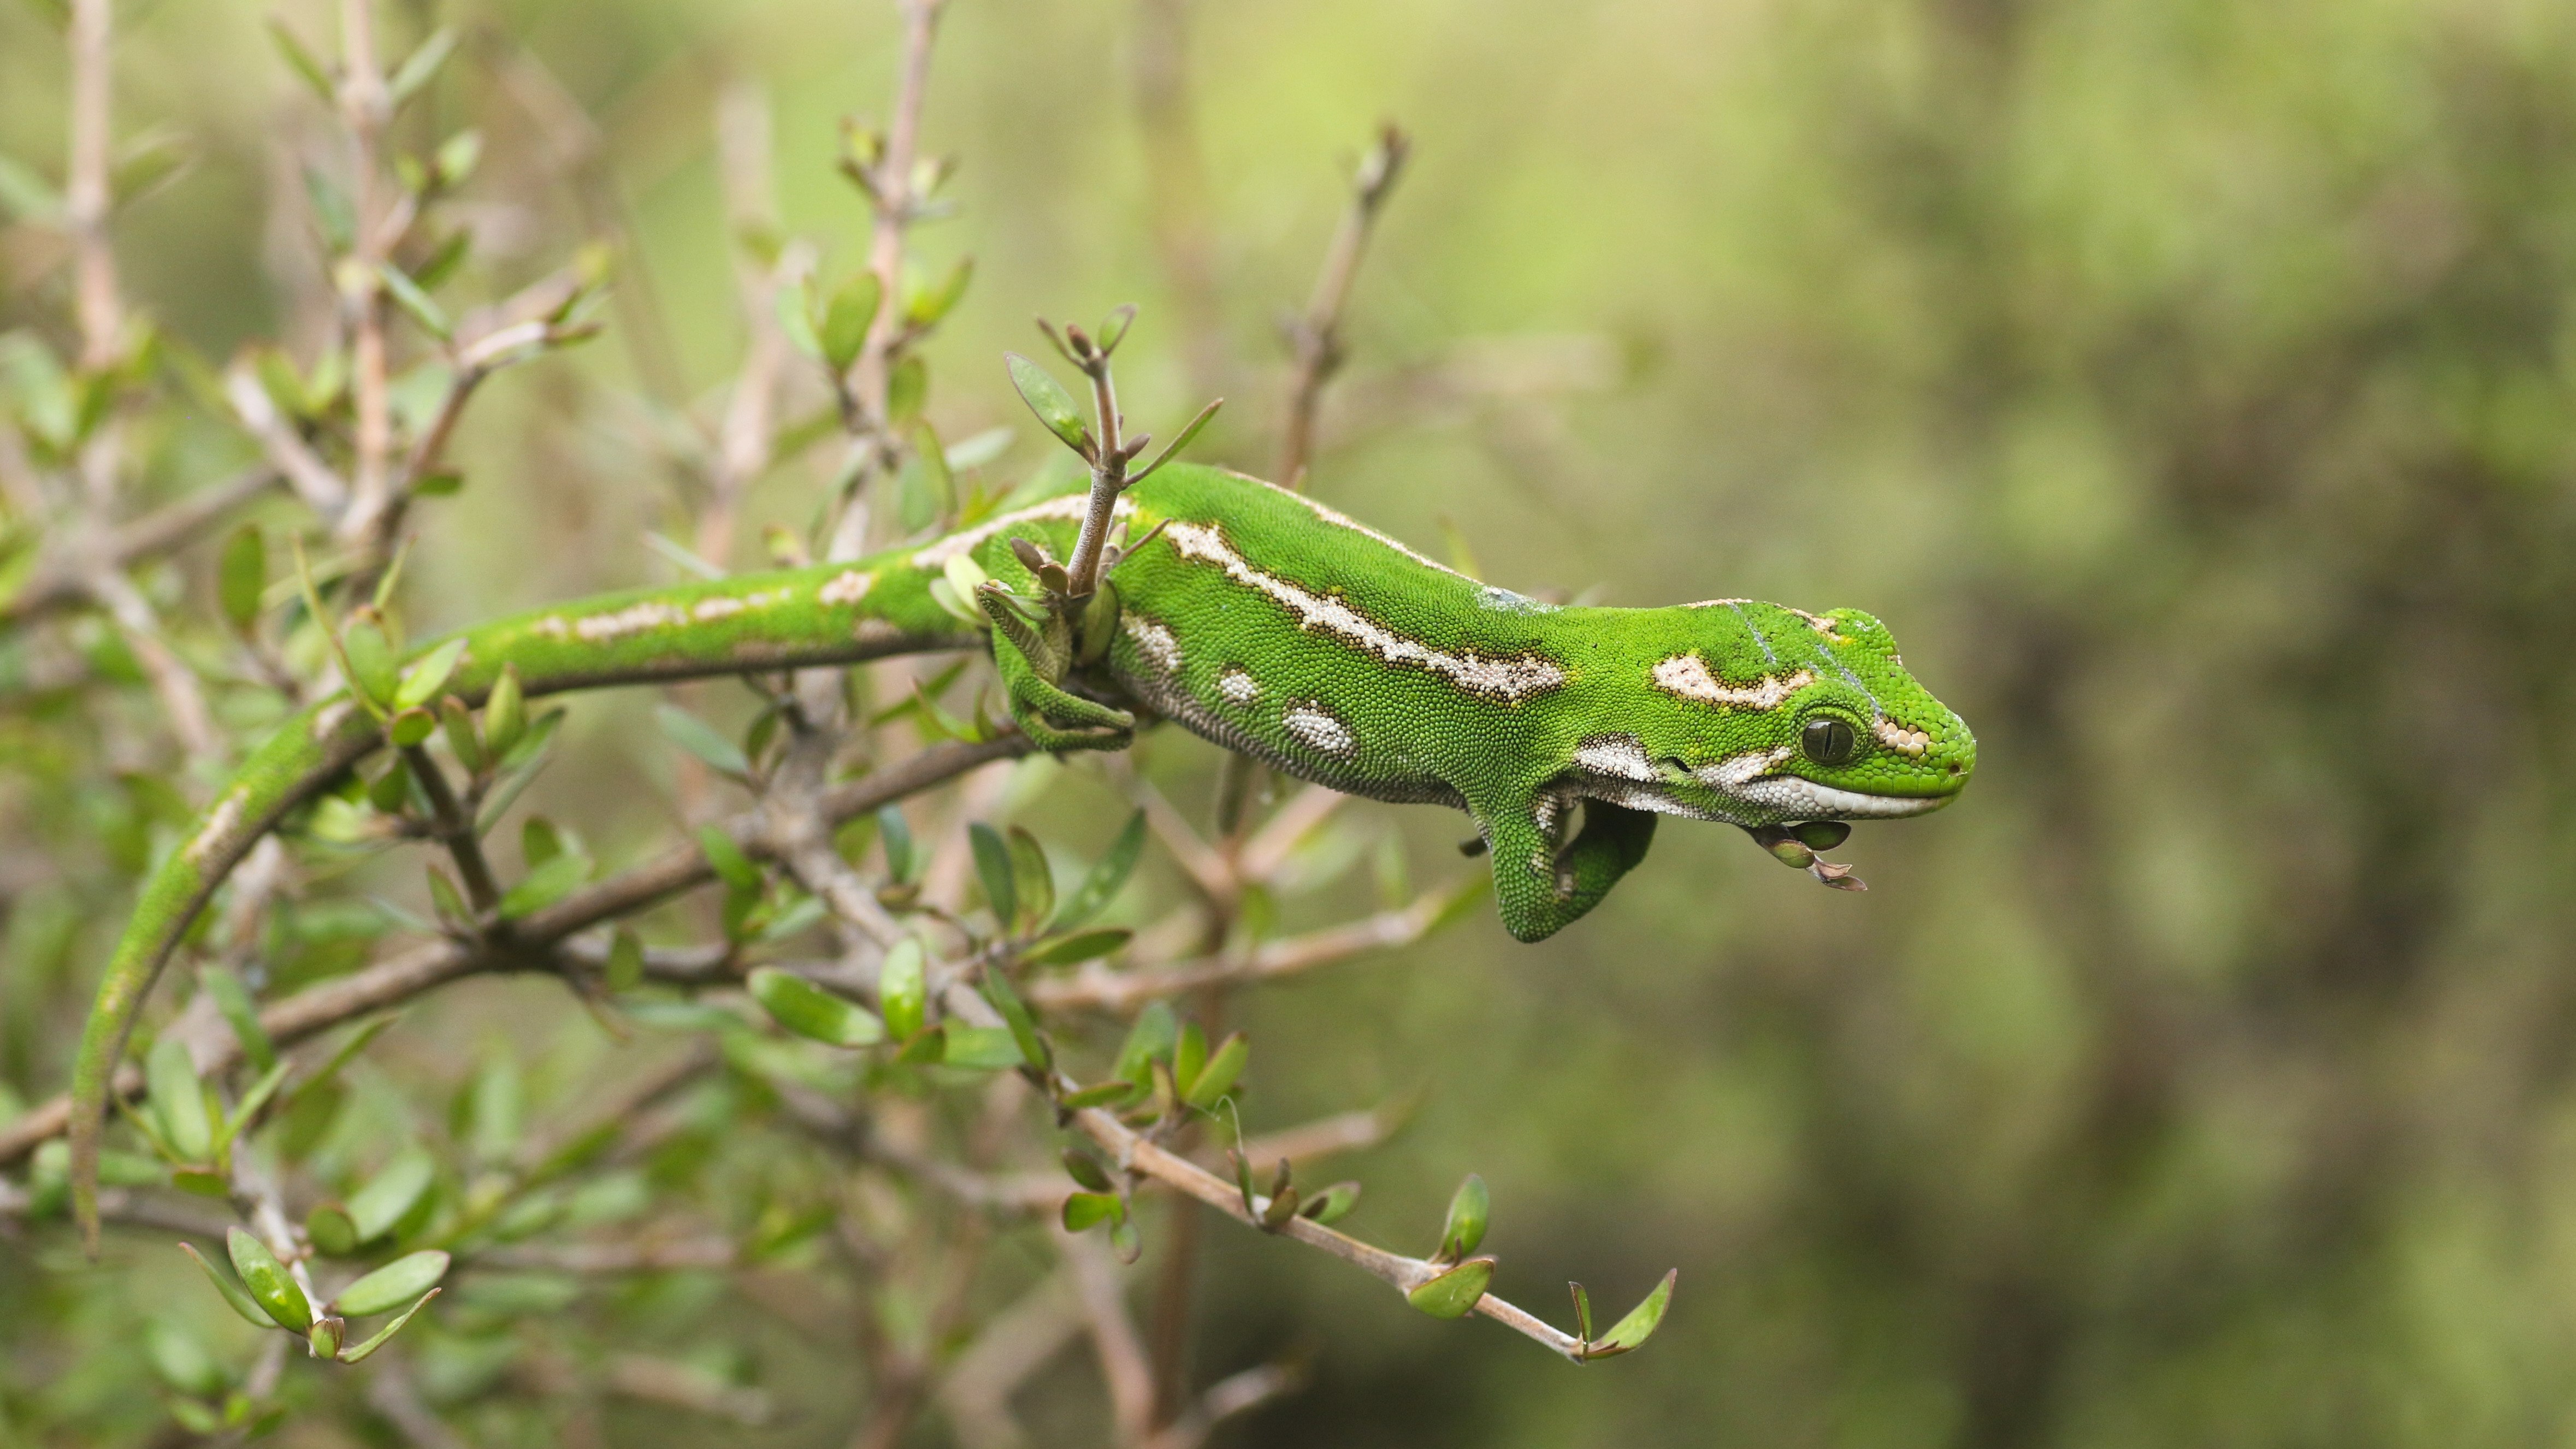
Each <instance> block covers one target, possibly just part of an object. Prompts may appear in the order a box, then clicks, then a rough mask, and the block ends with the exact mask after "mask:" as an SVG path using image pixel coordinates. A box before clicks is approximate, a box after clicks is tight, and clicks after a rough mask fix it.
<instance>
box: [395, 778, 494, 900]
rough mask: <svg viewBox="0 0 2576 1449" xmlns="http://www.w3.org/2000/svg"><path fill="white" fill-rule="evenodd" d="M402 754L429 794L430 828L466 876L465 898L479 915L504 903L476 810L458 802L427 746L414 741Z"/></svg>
mask: <svg viewBox="0 0 2576 1449" xmlns="http://www.w3.org/2000/svg"><path fill="white" fill-rule="evenodd" d="M402 757H403V763H404V764H405V765H407V766H409V767H410V769H411V775H412V778H413V779H415V780H418V781H419V782H420V792H421V793H422V794H423V795H426V796H428V797H429V812H430V829H431V832H432V834H434V835H435V836H436V838H437V840H438V843H439V844H441V845H444V846H446V847H447V854H448V857H449V858H450V859H452V860H454V861H455V862H456V873H457V874H458V875H459V876H462V877H463V878H464V880H465V899H466V900H467V901H468V902H470V903H471V904H472V905H473V907H474V913H475V914H476V915H478V916H479V915H486V914H489V913H490V912H491V910H492V909H493V908H494V907H496V906H498V905H499V904H500V903H501V883H500V882H499V881H497V880H494V879H493V878H492V866H491V863H490V862H489V861H486V860H485V859H484V858H483V837H482V836H481V835H480V834H478V833H477V832H476V830H475V827H474V815H473V813H472V812H471V811H469V810H467V809H466V808H465V807H464V805H463V804H461V803H459V802H458V800H457V798H456V792H455V791H454V790H453V789H451V788H449V786H448V783H447V772H446V771H444V770H442V769H440V768H439V767H438V761H437V760H435V759H432V758H431V757H430V753H429V751H428V750H427V749H425V748H423V747H421V746H419V745H412V746H409V747H407V748H405V749H404V750H403V752H402Z"/></svg>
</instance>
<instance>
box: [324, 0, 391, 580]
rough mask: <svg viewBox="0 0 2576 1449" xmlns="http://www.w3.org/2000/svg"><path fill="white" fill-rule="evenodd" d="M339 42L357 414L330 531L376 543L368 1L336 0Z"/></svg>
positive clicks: (380, 213)
mask: <svg viewBox="0 0 2576 1449" xmlns="http://www.w3.org/2000/svg"><path fill="white" fill-rule="evenodd" d="M340 47H341V53H342V56H343V65H344V74H343V76H342V78H341V81H340V96H339V100H340V116H341V119H342V121H343V122H344V123H345V124H346V125H347V126H348V128H349V139H350V151H351V157H350V160H351V170H352V172H353V173H354V177H355V181H356V187H355V191H356V194H355V197H354V204H355V207H356V210H357V223H358V224H357V239H356V254H355V255H354V256H353V257H352V258H351V260H352V261H353V262H355V263H356V265H355V266H354V267H353V268H351V275H350V278H349V280H348V282H347V283H346V284H344V286H345V289H346V295H344V296H343V298H342V306H343V309H344V310H345V312H346V314H347V317H348V321H349V328H350V333H351V341H350V379H349V388H350V396H351V399H352V401H353V402H354V404H355V411H356V414H357V431H356V436H355V437H354V439H353V440H352V442H353V444H354V452H355V459H354V466H353V468H352V470H351V478H350V499H349V509H348V511H347V512H346V513H345V514H343V515H342V516H341V518H340V520H339V524H338V527H337V529H336V530H335V531H336V532H337V533H338V534H339V536H340V537H341V538H342V539H344V540H356V539H360V538H367V539H370V540H371V542H373V543H376V544H381V542H382V539H381V538H380V537H378V536H377V535H378V525H379V520H381V519H382V518H384V516H385V515H386V513H387V512H388V511H389V510H390V508H391V505H392V502H393V492H392V486H393V479H392V474H391V471H390V470H391V468H392V462H393V391H392V386H391V379H390V377H389V375H388V368H389V361H388V358H387V355H386V336H385V295H384V282H383V280H382V278H381V277H380V276H379V275H378V272H377V268H379V267H381V266H382V265H384V261H385V249H386V247H387V246H388V245H389V243H390V241H391V239H390V238H388V237H387V236H386V235H385V228H384V221H385V214H386V212H387V210H388V207H387V204H386V202H385V201H384V199H383V194H382V193H383V192H384V189H385V187H384V156H383V154H382V153H383V142H384V130H385V123H386V122H387V121H389V120H390V119H391V118H392V111H393V97H392V95H391V94H390V92H388V91H387V89H386V87H385V78H384V73H383V72H382V71H381V70H380V69H379V68H378V65H377V59H376V21H375V0H341V3H340Z"/></svg>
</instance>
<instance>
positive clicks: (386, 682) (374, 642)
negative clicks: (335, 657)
mask: <svg viewBox="0 0 2576 1449" xmlns="http://www.w3.org/2000/svg"><path fill="white" fill-rule="evenodd" d="M340 652H341V655H342V657H343V658H344V659H346V660H347V661H348V665H349V673H350V675H351V678H350V680H349V683H350V686H351V687H352V688H354V689H356V690H357V692H358V694H359V696H360V697H361V698H362V699H364V700H366V701H367V702H368V703H369V704H371V705H373V706H375V707H376V708H377V709H378V710H382V709H383V708H384V706H385V705H386V704H388V703H390V702H391V701H392V699H393V697H394V688H395V685H396V684H397V682H398V681H397V679H396V677H395V674H394V649H393V645H392V644H391V643H389V642H387V640H386V639H385V631H384V626H383V625H381V624H379V623H377V622H376V621H375V619H374V618H373V617H372V616H370V615H363V614H362V615H361V616H360V617H357V618H354V619H351V620H350V621H349V623H348V625H347V627H345V628H343V629H342V630H341V631H340Z"/></svg>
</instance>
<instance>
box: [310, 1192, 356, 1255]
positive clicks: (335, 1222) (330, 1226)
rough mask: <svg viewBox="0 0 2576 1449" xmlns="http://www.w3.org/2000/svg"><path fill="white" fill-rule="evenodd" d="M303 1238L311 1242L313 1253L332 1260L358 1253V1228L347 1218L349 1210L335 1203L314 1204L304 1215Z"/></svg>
mask: <svg viewBox="0 0 2576 1449" xmlns="http://www.w3.org/2000/svg"><path fill="white" fill-rule="evenodd" d="M304 1236H306V1237H308V1238H311V1239H312V1240H313V1248H314V1251H316V1252H320V1253H327V1254H329V1255H330V1256H332V1257H334V1258H345V1257H347V1256H349V1255H350V1254H351V1253H354V1252H356V1251H358V1246H359V1244H358V1227H357V1224H356V1223H354V1222H352V1221H351V1220H350V1218H349V1210H348V1209H347V1208H345V1207H342V1206H341V1205H340V1204H338V1203H336V1202H326V1203H316V1204H314V1207H313V1211H311V1212H309V1213H306V1214H305V1215H304Z"/></svg>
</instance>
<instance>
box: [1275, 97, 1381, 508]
mask: <svg viewBox="0 0 2576 1449" xmlns="http://www.w3.org/2000/svg"><path fill="white" fill-rule="evenodd" d="M1412 144H1413V143H1412V140H1411V138H1410V137H1408V136H1406V135H1405V134H1404V132H1402V131H1400V130H1398V129H1396V127H1395V126H1393V125H1392V124H1390V125H1387V126H1385V127H1383V128H1382V129H1380V130H1379V132H1378V139H1377V145H1376V146H1375V147H1373V148H1371V149H1370V151H1369V153H1368V155H1367V156H1365V157H1363V158H1361V160H1360V166H1359V170H1358V171H1357V172H1356V173H1355V174H1354V175H1353V176H1352V178H1351V204H1350V206H1349V208H1348V209H1347V210H1345V211H1344V212H1343V213H1342V222H1341V226H1340V227H1339V228H1338V229H1336V230H1335V231H1334V233H1333V242H1332V246H1331V247H1330V248H1329V249H1328V250H1326V252H1325V253H1324V269H1323V271H1322V272H1321V273H1320V274H1319V275H1318V276H1317V277H1316V278H1315V291H1314V295H1313V296H1311V297H1309V298H1308V299H1307V302H1306V311H1305V315H1303V316H1302V317H1299V318H1298V319H1297V320H1296V321H1294V322H1292V323H1290V324H1289V326H1288V345H1289V348H1290V350H1291V353H1292V355H1293V356H1294V358H1295V361H1296V370H1295V372H1294V373H1293V374H1292V375H1291V376H1290V379H1289V384H1288V415H1287V417H1286V419H1285V420H1284V422H1283V423H1282V425H1281V427H1280V430H1279V456H1278V461H1277V462H1276V463H1274V464H1273V465H1272V466H1271V476H1272V477H1274V478H1276V479H1278V480H1279V483H1280V486H1282V487H1285V488H1301V487H1303V486H1305V478H1306V465H1307V463H1308V462H1309V461H1310V460H1311V458H1312V456H1313V452H1314V443H1315V411H1316V408H1317V406H1318V405H1319V404H1320V403H1321V402H1322V399H1323V395H1324V384H1325V383H1327V382H1330V381H1331V380H1332V376H1333V373H1334V372H1335V371H1336V370H1338V369H1339V368H1340V367H1341V365H1342V307H1343V305H1344V304H1345V303H1347V302H1348V301H1349V300H1350V295H1351V284H1352V282H1353V281H1355V280H1356V279H1357V278H1358V276H1359V270H1360V257H1361V255H1362V254H1363V253H1364V252H1365V251H1366V250H1367V248H1368V240H1369V233H1370V231H1371V230H1372V229H1374V227H1375V226H1376V224H1377V214H1378V211H1379V209H1380V208H1381V207H1383V206H1384V205H1385V204H1386V197H1387V193H1388V192H1389V191H1390V190H1392V189H1393V188H1394V186H1395V178H1396V176H1397V175H1398V174H1399V173H1401V172H1402V171H1403V169H1404V158H1405V154H1406V152H1407V151H1409V150H1410V149H1411V148H1412Z"/></svg>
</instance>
